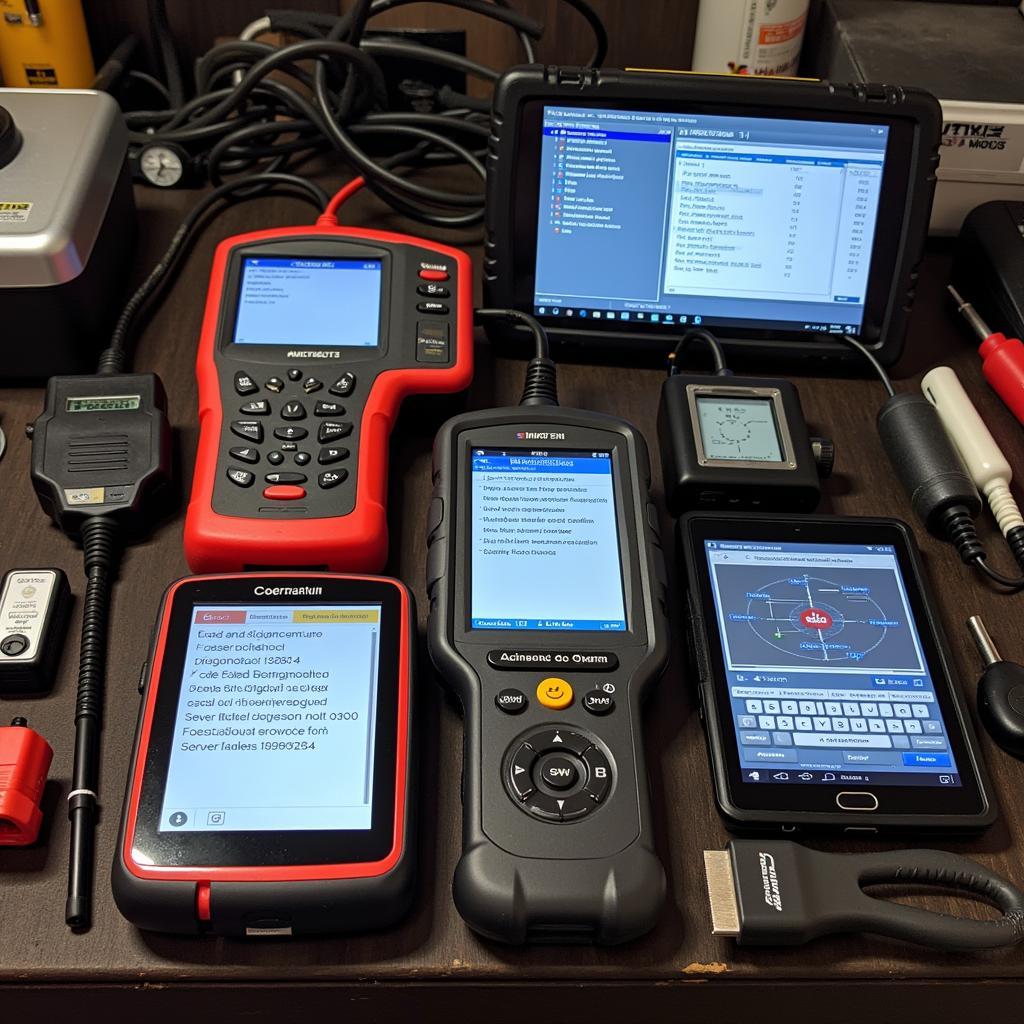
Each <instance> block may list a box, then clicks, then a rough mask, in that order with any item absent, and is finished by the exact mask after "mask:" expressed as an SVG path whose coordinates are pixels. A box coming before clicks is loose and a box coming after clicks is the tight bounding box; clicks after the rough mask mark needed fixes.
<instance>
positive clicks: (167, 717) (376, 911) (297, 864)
mask: <svg viewBox="0 0 1024 1024" xmlns="http://www.w3.org/2000/svg"><path fill="white" fill-rule="evenodd" d="M415 619H416V616H415V613H414V611H413V607H412V598H411V596H410V594H409V591H408V590H407V589H406V588H405V586H403V585H402V584H401V583H399V582H398V581H397V580H392V579H385V578H382V577H372V576H337V575H330V574H316V573H302V574H294V573H275V574H267V575H264V574H248V575H233V576H232V575H228V576H204V577H190V578H187V579H183V580H179V581H178V582H177V583H175V584H173V585H172V586H171V587H170V589H169V590H168V591H167V593H166V594H165V596H164V600H163V603H162V606H161V609H160V615H159V619H158V622H157V626H156V630H155V633H154V638H153V646H152V651H151V654H150V658H149V661H148V663H147V665H146V666H145V668H144V670H143V688H142V694H143V696H142V705H141V708H140V712H139V725H138V730H137V732H136V737H135V752H134V754H133V757H132V768H131V772H130V775H129V779H128V789H127V795H126V798H125V805H124V812H123V815H122V819H121V829H120V834H119V837H118V843H117V851H116V854H115V858H114V867H113V887H114V898H115V900H116V902H117V905H118V908H119V909H120V911H121V913H122V914H124V916H125V917H127V918H128V920H130V921H132V922H133V923H134V924H136V925H138V926H139V927H140V928H144V929H149V930H153V931H162V932H179V933H190V932H191V933H195V932H214V933H217V934H221V935H276V936H280V935H292V934H296V935H298V934H308V933H315V932H329V931H339V932H340V931H362V930H369V929H374V928H382V927H384V926H386V925H388V924H391V923H392V922H394V921H395V920H397V919H398V918H399V917H401V916H402V915H403V914H404V913H405V911H406V910H407V909H408V906H409V903H410V900H411V897H412V891H413V876H414V853H415V842H414V836H415V832H414V827H413V810H414V808H413V801H412V798H411V779H412V760H411V754H410V728H411V722H412V707H411V699H412V690H411V679H412V666H413V660H414V655H413V651H414V639H413V635H414V632H413V631H414V628H415Z"/></svg>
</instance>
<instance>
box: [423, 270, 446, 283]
mask: <svg viewBox="0 0 1024 1024" xmlns="http://www.w3.org/2000/svg"><path fill="white" fill-rule="evenodd" d="M420 277H422V278H423V280H424V281H447V280H448V271H447V270H421V271H420Z"/></svg>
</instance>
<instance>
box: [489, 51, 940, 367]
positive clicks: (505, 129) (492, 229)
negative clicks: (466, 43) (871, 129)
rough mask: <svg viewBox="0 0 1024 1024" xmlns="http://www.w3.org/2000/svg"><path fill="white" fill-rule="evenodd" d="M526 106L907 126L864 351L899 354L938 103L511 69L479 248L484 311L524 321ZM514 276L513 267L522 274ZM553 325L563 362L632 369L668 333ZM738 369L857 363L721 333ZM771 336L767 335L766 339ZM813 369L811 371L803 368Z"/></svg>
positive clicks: (496, 330)
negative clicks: (643, 107)
mask: <svg viewBox="0 0 1024 1024" xmlns="http://www.w3.org/2000/svg"><path fill="white" fill-rule="evenodd" d="M531 101H550V102H553V103H577V104H580V103H581V104H594V105H600V106H602V107H606V106H607V107H614V106H615V103H616V102H628V103H632V104H636V103H638V102H641V103H645V104H646V103H649V104H650V106H651V108H653V109H674V108H678V107H683V108H686V107H689V108H690V109H693V110H696V111H699V112H702V113H703V112H708V111H709V110H710V109H711V108H713V107H716V106H729V107H733V108H735V107H746V108H748V110H747V111H745V113H746V115H747V116H755V115H757V114H758V113H759V112H760V111H762V110H765V111H767V112H769V113H770V112H771V111H772V110H778V108H779V107H789V108H795V109H796V110H799V111H803V112H811V113H815V114H820V115H821V116H822V118H824V119H827V117H828V116H829V115H830V114H839V115H844V116H850V115H853V116H859V117H863V118H865V119H869V118H870V117H871V115H872V113H875V114H876V116H882V117H885V118H889V119H892V118H896V119H899V120H901V121H906V122H909V123H910V124H911V125H912V126H913V128H914V136H913V137H914V143H913V151H912V153H911V154H910V170H909V174H908V178H907V196H906V202H905V209H904V215H903V221H902V224H901V225H900V231H899V236H898V243H897V253H896V260H895V266H894V271H893V273H892V276H891V287H890V291H889V294H888V300H887V302H886V305H885V312H884V314H883V316H882V321H881V323H880V326H879V336H878V339H877V340H876V339H867V338H863V339H861V340H863V341H865V343H866V344H868V346H869V348H871V350H872V351H873V352H874V354H875V355H876V356H877V357H878V358H879V359H880V360H881V362H883V363H884V364H886V365H892V364H893V363H894V362H896V360H897V359H898V358H899V356H900V354H901V353H902V351H903V344H904V340H905V337H906V332H907V322H908V319H909V314H910V309H911V305H912V303H913V300H914V293H915V289H916V286H917V277H918V265H919V263H920V261H921V257H922V255H923V252H924V244H925V241H926V238H927V233H928V220H929V217H930V215H931V206H932V196H933V194H934V191H935V171H936V168H937V167H938V163H939V155H938V153H939V145H940V141H941V128H942V113H941V110H940V108H939V104H938V101H937V100H936V99H935V97H934V96H932V95H931V94H930V93H927V92H925V91H924V90H921V89H913V88H904V87H902V86H893V85H875V84H863V83H850V84H836V83H832V82H820V81H815V80H811V79H806V80H804V79H801V80H793V79H770V78H752V77H745V76H735V77H733V76H729V75H699V74H693V73H688V72H660V71H645V70H643V69H633V70H629V71H621V70H614V69H596V68H579V67H556V66H546V67H542V66H539V65H538V66H531V67H520V68H512V69H511V70H509V71H508V72H506V73H505V74H504V75H503V76H502V77H501V78H500V79H499V81H498V83H497V85H496V86H495V90H494V98H493V102H492V109H491V136H490V140H489V142H488V154H487V204H486V208H487V214H486V217H487V219H486V234H485V240H484V272H483V288H484V303H485V305H488V306H495V307H499V308H504V307H517V308H521V309H523V310H524V311H526V312H532V310H533V296H532V295H529V296H525V295H524V294H523V292H522V290H521V288H520V287H519V282H518V281H517V276H516V267H517V263H519V261H521V259H522V257H521V255H518V256H517V246H520V245H524V244H527V242H526V239H527V237H529V238H532V237H533V232H534V231H535V230H536V226H535V224H529V223H526V218H525V217H524V215H523V213H522V210H521V209H520V207H521V206H522V205H523V203H524V202H525V200H524V199H523V197H528V196H533V195H534V193H535V192H536V191H537V189H538V187H539V183H538V182H537V181H535V180H528V179H526V178H525V177H524V175H525V174H526V168H524V166H523V162H522V161H521V160H520V159H519V157H518V152H517V150H518V148H519V134H520V124H521V120H522V116H523V109H524V106H525V105H526V104H527V103H530V102H531ZM520 265H521V264H520ZM563 323H564V321H562V322H559V321H557V320H555V321H554V322H552V320H551V319H550V318H548V319H547V320H545V327H546V329H547V331H548V334H549V335H550V337H551V340H552V342H553V343H554V344H555V346H556V350H557V351H559V352H560V353H561V354H562V355H575V356H576V357H577V358H580V357H594V358H601V357H604V358H609V357H611V358H613V359H619V360H621V359H623V358H626V359H628V360H629V361H630V362H632V363H639V362H645V361H646V362H652V361H658V362H659V363H660V362H663V361H664V357H665V354H666V352H667V351H668V349H669V348H670V345H669V341H670V340H671V338H672V337H673V335H672V334H671V333H660V334H656V335H650V334H644V333H640V332H638V331H629V330H602V331H600V332H598V331H596V330H587V329H585V328H584V329H581V328H580V327H579V326H573V327H571V328H568V327H565V326H563ZM486 330H487V334H488V336H489V337H490V338H491V340H492V341H493V342H495V343H496V344H497V345H499V346H502V347H505V348H507V349H511V350H512V351H516V352H522V351H525V346H526V344H527V337H528V336H527V333H526V332H525V331H524V330H521V329H518V328H517V327H515V326H514V325H513V324H511V323H509V322H504V321H492V322H489V323H488V324H487V325H486ZM717 333H718V334H719V336H720V337H721V340H722V341H723V342H724V343H725V344H726V345H727V347H728V349H729V352H730V354H731V355H732V356H734V358H735V359H736V360H737V361H747V362H749V363H754V364H763V363H764V362H766V361H768V360H771V361H772V363H773V364H775V365H778V364H779V363H780V362H783V363H784V362H791V363H795V364H799V365H800V366H801V368H802V369H803V370H806V371H808V372H810V370H811V369H812V368H813V367H817V366H820V365H821V364H822V363H824V364H826V365H827V364H833V365H834V364H835V363H836V361H838V360H841V361H844V362H848V363H850V364H851V366H852V367H853V368H854V369H855V370H856V371H857V372H860V370H861V369H863V371H864V372H867V370H868V368H867V367H866V366H864V367H861V365H860V364H859V363H858V362H857V361H858V360H861V358H862V357H860V356H858V355H857V354H856V353H851V350H850V349H849V348H848V347H847V346H845V345H844V344H843V343H842V342H840V341H836V340H835V339H833V338H830V337H829V335H828V334H813V335H810V334H809V335H808V336H807V338H806V339H799V340H793V339H786V340H783V339H771V338H770V337H769V338H765V337H759V338H756V339H755V338H736V337H733V338H731V337H730V336H729V330H728V328H721V329H720V330H719V331H718V332H717ZM763 333H768V332H763ZM812 360H813V362H812Z"/></svg>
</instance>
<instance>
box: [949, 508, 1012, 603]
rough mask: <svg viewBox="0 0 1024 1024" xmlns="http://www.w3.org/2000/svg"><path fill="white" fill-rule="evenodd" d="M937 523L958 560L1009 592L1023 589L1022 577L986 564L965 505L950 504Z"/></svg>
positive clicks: (970, 516) (985, 557)
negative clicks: (1004, 572) (1003, 572)
mask: <svg viewBox="0 0 1024 1024" xmlns="http://www.w3.org/2000/svg"><path fill="white" fill-rule="evenodd" d="M939 524H940V526H941V528H942V532H943V533H944V534H945V537H946V539H947V540H948V541H949V542H950V544H952V545H953V547H955V548H956V551H957V554H958V555H959V556H960V560H961V561H962V562H963V563H964V564H965V565H970V566H972V567H973V568H975V569H977V570H978V571H979V572H980V573H982V575H984V576H987V577H988V578H989V579H990V580H992V582H993V583H998V584H999V586H1001V587H1005V588H1006V589H1007V590H1009V591H1010V592H1011V593H1015V594H1016V593H1018V592H1019V591H1021V590H1024V578H1016V579H1015V578H1013V577H1010V576H1004V575H1003V574H1002V573H1001V572H999V571H998V570H996V569H993V568H992V567H991V566H990V565H989V564H988V561H987V556H986V554H985V549H984V547H982V544H981V541H980V540H979V539H978V531H977V529H976V528H975V526H974V517H973V516H972V515H971V513H970V510H969V509H968V508H967V507H966V506H964V505H951V506H950V507H949V508H947V509H945V510H944V511H943V512H942V513H941V518H940V520H939ZM1015 553H1016V552H1015Z"/></svg>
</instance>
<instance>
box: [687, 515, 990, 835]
mask: <svg viewBox="0 0 1024 1024" xmlns="http://www.w3.org/2000/svg"><path fill="white" fill-rule="evenodd" d="M679 530H680V541H681V544H680V549H681V551H682V552H683V558H684V560H685V562H686V566H687V569H688V572H689V578H690V593H689V597H690V614H691V627H692V633H693V637H694V641H695V643H694V648H695V652H696V656H697V657H696V660H697V667H698V672H699V676H700V694H701V698H702V699H701V705H702V710H703V715H704V723H705V727H706V731H707V738H708V745H709V750H710V753H711V762H712V768H713V771H714V776H715V792H716V797H717V800H718V805H719V810H720V811H721V812H722V814H723V816H724V817H725V819H726V822H727V824H729V825H730V827H733V828H736V829H738V830H743V829H749V828H760V829H764V828H770V827H776V828H778V827H780V826H781V827H782V828H783V829H784V830H785V831H795V830H796V829H797V828H803V829H833V830H836V831H839V830H850V829H854V830H857V831H863V830H869V831H931V832H939V831H964V832H966V831H977V830H978V829H980V828H982V827H984V826H985V825H988V824H991V822H992V821H993V820H994V819H995V806H994V804H993V802H992V797H991V795H990V793H989V787H988V782H987V779H986V777H985V771H984V767H983V763H982V760H981V756H980V752H979V749H978V743H977V740H976V738H975V735H974V730H973V728H972V725H971V721H970V718H969V716H968V715H967V713H966V711H965V708H964V705H963V701H962V699H961V696H960V693H959V687H958V686H957V685H956V683H955V681H954V678H953V673H952V661H951V659H950V657H949V654H948V651H947V648H946V644H945V640H944V638H943V636H942V631H941V626H940V625H939V621H938V618H937V616H936V615H935V612H934V609H933V608H932V605H931V601H930V599H929V596H928V592H927V587H926V583H925V580H924V578H923V576H922V573H921V569H920V566H919V564H918V560H917V557H916V554H915V546H914V543H913V540H912V538H911V536H910V533H909V530H908V529H907V527H906V526H904V524H902V523H900V522H899V521H898V520H895V519H860V518H841V517H830V518H825V519H812V518H809V517H799V516H798V517H786V516H770V515H744V514H742V513H734V514H725V513H717V514H715V515H710V514H703V513H691V514H690V515H687V516H684V517H683V519H681V520H680V523H679Z"/></svg>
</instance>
